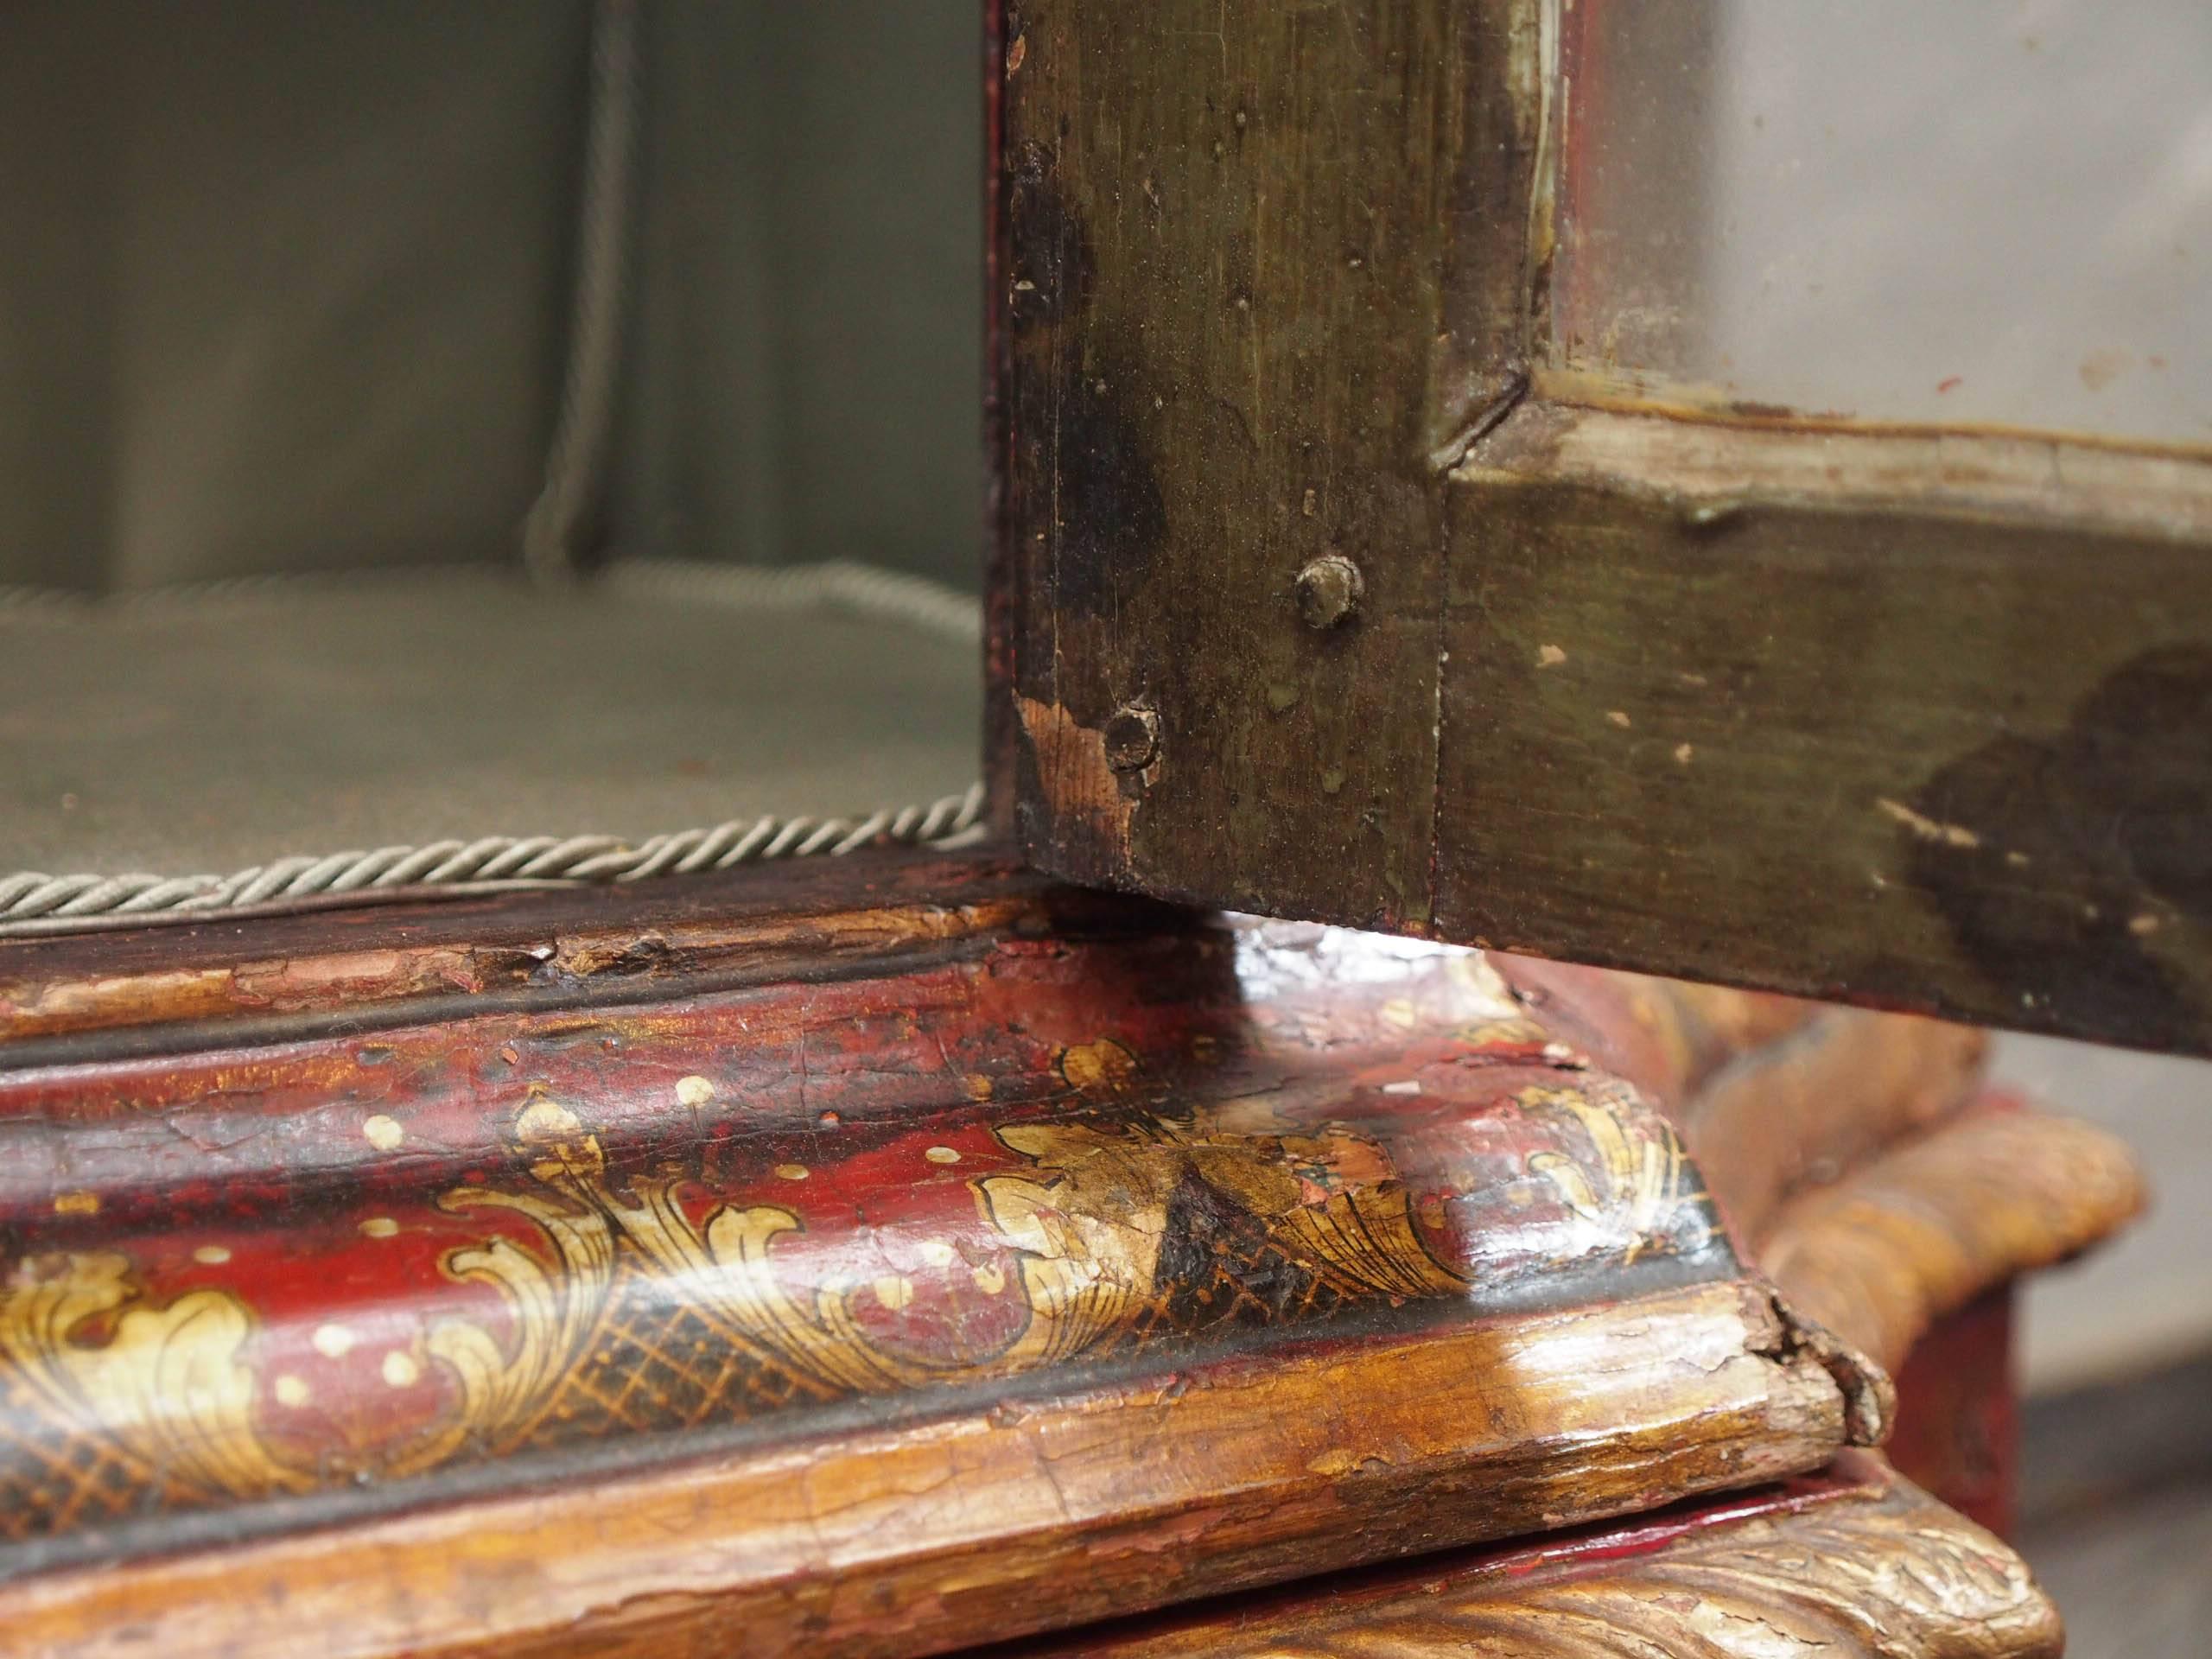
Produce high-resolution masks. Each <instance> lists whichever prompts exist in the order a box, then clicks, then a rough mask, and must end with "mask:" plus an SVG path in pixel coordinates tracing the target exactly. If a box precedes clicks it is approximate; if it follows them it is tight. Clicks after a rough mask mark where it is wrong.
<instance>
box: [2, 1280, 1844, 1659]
mask: <svg viewBox="0 0 2212 1659" xmlns="http://www.w3.org/2000/svg"><path fill="white" fill-rule="evenodd" d="M1841 1410H1842V1402H1841V1401H1840V1397H1839V1395H1838V1393H1837V1390H1836V1389H1835V1386H1834V1383H1832V1382H1831V1381H1830V1379H1829V1377H1828V1376H1827V1374H1826V1372H1825V1371H1824V1370H1822V1369H1821V1364H1820V1363H1819V1361H1818V1360H1817V1359H1815V1357H1813V1356H1812V1355H1811V1353H1810V1352H1809V1351H1808V1350H1806V1349H1805V1348H1804V1347H1803V1346H1802V1344H1801V1343H1800V1342H1799V1341H1798V1339H1797V1338H1796V1335H1795V1334H1794V1333H1793V1332H1792V1331H1791V1329H1790V1328H1789V1326H1787V1325H1784V1324H1783V1323H1782V1322H1781V1321H1780V1320H1778V1319H1777V1316H1776V1314H1775V1313H1774V1311H1773V1309H1772V1307H1771V1306H1770V1305H1769V1304H1768V1303H1767V1302H1766V1301H1765V1300H1764V1299H1762V1298H1761V1297H1759V1296H1758V1294H1756V1293H1752V1292H1748V1291H1746V1290H1745V1289H1744V1288H1743V1287H1738V1286H1732V1285H1723V1286H1718V1287H1701V1288H1697V1289H1694V1290H1688V1291H1682V1292H1673V1293H1666V1294H1660V1295H1658V1296H1655V1297H1647V1298H1644V1299H1642V1300H1634V1301H1628V1302H1623V1303H1620V1304H1618V1305H1615V1306H1608V1307H1600V1308H1592V1309H1586V1310H1582V1311H1579V1312H1576V1313H1569V1314H1544V1315H1537V1316H1529V1317H1520V1318H1509V1319H1498V1320H1495V1321H1491V1322H1489V1323H1487V1324H1484V1325H1478V1326H1474V1327H1471V1328H1468V1329H1464V1330H1459V1331H1456V1332H1451V1333H1448V1334H1442V1335H1436V1336H1425V1337H1415V1338H1391V1339H1384V1340H1376V1341H1370V1342H1361V1343H1353V1344H1343V1345H1340V1346H1337V1347H1333V1348H1328V1349H1323V1350H1321V1351H1317V1352H1315V1353H1314V1354H1313V1355H1312V1356H1311V1357H1310V1358H1308V1359H1307V1360H1306V1361H1305V1362H1303V1363H1298V1364H1294V1365H1287V1366H1286V1365H1281V1364H1275V1363H1264V1362H1255V1363H1246V1364H1237V1363H1229V1364H1225V1365H1218V1366H1214V1367H1211V1368H1206V1369H1203V1370H1189V1371H1185V1372H1181V1373H1178V1374H1174V1375H1172V1376H1162V1377H1157V1378H1152V1379H1147V1380H1145V1381H1142V1382H1131V1383H1126V1384H1122V1385H1118V1386H1114V1387H1109V1388H1106V1389H1099V1390H1097V1391H1095V1392H1090V1393H1081V1392H1077V1393H1071V1394H1066V1395H1061V1396H1060V1397H1058V1398H1057V1399H1054V1400H1052V1401H1049V1402H1035V1403H1032V1402H1027V1401H1025V1400H1024V1399H1023V1398H1022V1397H1021V1396H1020V1395H1014V1396H1010V1397H1009V1398H1007V1400H1006V1401H1004V1402H1002V1403H1001V1404H999V1405H997V1406H995V1407H993V1408H991V1409H990V1410H988V1411H985V1412H978V1413H962V1414H956V1415H953V1416H951V1417H949V1418H943V1419H939V1420H937V1421H927V1420H925V1421H916V1422H912V1423H908V1424H906V1425H903V1426H900V1427H885V1428H881V1429H875V1430H862V1431H858V1432H853V1433H843V1434H835V1435H830V1436H828V1437H825V1438H821V1439H817V1440H810V1441H808V1442H805V1443H803V1444H798V1445H794V1446H780V1447H772V1448H763V1449H761V1450H759V1451H754V1452H739V1453H736V1454H734V1455H726V1456H721V1457H715V1458H709V1459H702V1460H698V1461H695V1462H693V1463H691V1464H689V1465H680V1466H678V1467H677V1468H673V1469H669V1470H665V1471H657V1472H652V1473H648V1474H642V1475H631V1476H613V1477H602V1478H598V1479H595V1480H593V1481H590V1482H587V1483H582V1484H577V1483H573V1482H571V1483H563V1484H557V1485H555V1486H552V1487H550V1488H548V1489H547V1490H545V1491H542V1492H539V1493H536V1494H533V1495H528V1496H523V1497H511V1498H505V1499H498V1500H490V1501H485V1502H480V1503H470V1504H464V1505H461V1506H460V1507H457V1508H443V1509H437V1510H429V1511H424V1512H418V1513H416V1514H414V1515H410V1516H404V1517H400V1518H394V1519H391V1520H386V1521H381V1522H372V1523H368V1524H365V1525H358V1526H353V1527H348V1528H345V1529H338V1530H334V1531H329V1532H318V1533H311V1534H307V1535H298V1536H294V1537H289V1538H283V1539H276V1540H270V1541H264V1542H260V1543H250V1544H245V1545H240V1546H237V1547H234V1548H228V1549H219V1550H213V1551H208V1552H205V1553H198V1554H182V1555H179V1556H174V1557H169V1558H166V1559H157V1560H151V1561H147V1562H143V1563H141V1564H138V1565H137V1566H136V1567H133V1568H132V1569H131V1570H130V1572H129V1573H116V1572H113V1571H111V1570H101V1569H93V1570H86V1571H71V1572H61V1573H48V1574H45V1575H41V1576H38V1577H34V1578H30V1579H27V1580H21V1581H19V1582H17V1583H16V1584H14V1585H11V1586H6V1587H4V1588H0V1628H4V1629H5V1630H7V1631H8V1633H9V1637H10V1642H11V1643H13V1644H14V1646H13V1649H12V1650H13V1651H16V1652H20V1653H23V1654H26V1655H30V1654H54V1655H60V1654H67V1655H69V1656H72V1659H98V1656H103V1655H115V1656H120V1655H123V1654H124V1653H126V1652H127V1653H132V1654H137V1653H140V1652H143V1651H145V1650H146V1649H147V1648H148V1647H149V1644H150V1645H152V1646H154V1647H157V1648H159V1649H161V1650H162V1651H164V1652H168V1653H176V1654H198V1653H216V1652H219V1653H222V1654H224V1655H226V1656H229V1659H253V1656H262V1655H266V1656H270V1659H277V1656H289V1655H291V1654H293V1653H294V1652H296V1649H297V1643H298V1639H299V1633H300V1632H301V1631H302V1630H315V1631H316V1632H317V1633H318V1634H317V1645H318V1648H319V1649H320V1650H321V1651H324V1652H326V1653H328V1654H330V1655H332V1656H351V1655H383V1654H396V1653H399V1652H406V1653H410V1654H416V1655H423V1656H428V1655H461V1654H487V1655H488V1654H493V1653H500V1654H505V1653H512V1652H514V1651H516V1650H518V1649H519V1648H521V1647H523V1646H524V1645H528V1646H529V1649H530V1650H531V1652H533V1653H561V1652H581V1651H586V1650H588V1651H592V1652H601V1651H606V1650H607V1649H608V1647H609V1646H610V1645H611V1646H612V1647H613V1649H616V1650H622V1644H623V1643H638V1644H646V1643H650V1644H651V1650H652V1651H653V1652H655V1653H658V1654H661V1655H665V1656H682V1655H688V1654H698V1655H702V1656H703V1655H706V1654H709V1653H712V1654H721V1653H726V1652H727V1651H728V1642H729V1639H730V1632H731V1631H732V1630H742V1631H744V1633H745V1646H746V1649H747V1651H757V1652H776V1651H785V1650H788V1649H800V1648H809V1647H811V1648H814V1649H822V1650H831V1649H834V1650H835V1651H837V1652H839V1653H844V1654H853V1655H878V1654H880V1655H892V1654H918V1653H928V1652H936V1651H942V1650H944V1649H949V1648H951V1647H955V1646H958V1645H963V1644H965V1643H969V1642H972V1641H973V1640H975V1639H976V1637H977V1636H978V1635H980V1634H988V1635H990V1636H992V1637H1011V1636H1015V1635H1020V1634H1023V1633H1025V1632H1027V1631H1032V1630H1039V1629H1043V1628H1048V1627H1052V1626H1057V1625H1063V1624H1069V1623H1072V1622H1077V1621H1081V1620H1087V1619H1095V1618H1103V1617H1107V1616H1109V1615H1113V1614H1117V1613H1121V1612H1126V1611H1130V1610H1131V1609H1133V1608H1137V1607H1142V1606H1147V1605H1160V1604H1163V1603H1165V1602H1167V1601H1170V1600H1173V1599H1184V1598H1188V1597H1192V1596H1198V1595H1203V1594H1207V1593H1211V1592H1218V1591H1224V1590H1231V1589H1237V1588H1242V1587H1249V1586H1255V1585H1259V1584H1264V1583H1268V1582H1273V1581H1277V1580H1281V1579H1284V1578H1287V1577H1293V1576H1297V1575H1300V1574H1304V1573H1314V1572H1320V1571H1326V1570H1329V1569H1331V1568H1334V1567H1342V1566H1346V1565H1349V1564H1351V1563H1353V1562H1355V1561H1357V1560H1372V1559H1374V1558H1375V1557H1376V1556H1377V1555H1378V1554H1385V1555H1387V1554H1403V1553H1407V1552H1410V1551H1414V1550H1424V1549H1433V1548H1443V1547H1449V1546H1452V1545H1455V1544H1460V1543H1465V1542H1469V1541H1475V1540H1478V1539H1484V1538H1497V1537H1503V1536H1510V1535H1516V1534H1519V1533H1523V1532H1530V1531H1536V1530H1541V1529H1546V1528H1551V1527H1556V1526H1565V1525H1573V1524H1575V1523H1577V1522H1582V1521H1586V1520H1590V1519H1594V1518H1597V1517H1599V1516H1606V1515H1617V1514H1620V1513H1623V1512H1625V1511H1629V1510H1637V1509H1641V1508H1643V1507H1644V1506H1646V1505H1647V1504H1648V1503H1650V1502H1651V1501H1652V1499H1653V1497H1654V1496H1655V1495H1658V1494H1664V1495H1665V1496H1667V1497H1677V1496H1681V1495H1687V1494H1693V1493H1699V1492H1707V1491H1714V1490H1717V1489H1720V1488H1724V1487H1732V1486H1735V1485H1738V1484H1743V1483H1745V1482H1756V1481H1758V1480H1761V1479H1770V1478H1777V1477H1779V1476H1782V1475H1785V1474H1787V1473H1789V1472H1790V1471H1792V1470H1793V1469H1800V1468H1802V1467H1805V1466H1807V1465H1808V1464H1810V1463H1813V1462H1815V1461H1817V1460H1818V1459H1821V1458H1822V1457H1824V1456H1825V1455H1827V1451H1828V1450H1829V1449H1830V1448H1832V1447H1833V1446H1834V1445H1835V1444H1836V1443H1837V1441H1838V1440H1840V1438H1841V1435H1842V1432H1843V1424H1842V1421H1841ZM1600 1441H1603V1442H1605V1443H1609V1444H1613V1443H1618V1445H1619V1446H1621V1449H1622V1451H1623V1452H1624V1457H1623V1458H1622V1459H1620V1460H1619V1461H1618V1462H1614V1461H1612V1460H1611V1459H1605V1460H1602V1461H1593V1460H1592V1458H1591V1456H1590V1454H1589V1452H1588V1449H1587V1448H1588V1447H1590V1446H1592V1445H1593V1444H1595V1443H1598V1442H1600ZM1168 1448H1178V1449H1177V1450H1175V1451H1173V1452H1170V1451H1169V1450H1168ZM1163 1457H1166V1458H1168V1459H1170V1460H1171V1463H1172V1465H1173V1470H1174V1473H1173V1478H1170V1479H1167V1480H1166V1481H1164V1482H1162V1481H1156V1480H1142V1479H1138V1478H1133V1477H1135V1476H1141V1475H1142V1474H1143V1473H1144V1471H1158V1472H1162V1473H1164V1472H1166V1471H1165V1470H1164V1469H1163V1467H1162V1465H1161V1464H1160V1461H1159V1460H1160V1459H1161V1458H1163ZM640 1650H643V1649H642V1648H641V1649H640Z"/></svg>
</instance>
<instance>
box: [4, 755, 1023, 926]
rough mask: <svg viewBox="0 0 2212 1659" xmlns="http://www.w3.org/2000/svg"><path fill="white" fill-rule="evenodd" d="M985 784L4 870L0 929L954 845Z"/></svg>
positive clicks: (637, 876)
mask: <svg viewBox="0 0 2212 1659" xmlns="http://www.w3.org/2000/svg"><path fill="white" fill-rule="evenodd" d="M982 817H983V786H982V785H981V784H975V785H970V786H969V788H968V789H967V790H966V791H963V793H961V794H958V795H947V796H944V797H943V798H940V799H938V800H935V801H932V802H931V803H930V804H928V805H927V806H902V807H897V808H888V807H887V808H885V809H883V810H880V811H877V812H872V813H870V814H869V815H868V817H863V818H842V817H838V818H812V817H793V818H779V817H772V816H763V817H758V818H749V819H747V818H733V819H731V820H730V821H729V822H728V823H718V824H715V826H713V827H712V828H711V829H683V830H678V831H677V832H675V833H673V834H671V835H660V836H651V837H649V838H648V839H646V840H645V841H642V842H636V843H634V844H633V843H632V842H626V841H623V840H621V839H620V837H617V836H567V837H565V838H556V837H555V836H484V837H482V838H481V839H479V840H476V841H434V842H429V843H427V844H426V845H423V846H421V847H379V848H377V849H374V850H373V851H370V852H358V851H357V852H345V853H332V854H328V855H325V856H322V857H320V858H315V857H293V858H280V859H278V860H277V861H275V862H273V863H269V864H256V865H253V866H251V868H246V869H243V870H239V871H238V872H236V873H235V874H230V875H184V876H161V875H138V874H133V875H58V876H57V875H45V874H40V873H38V872H36V871H32V870H26V871H22V872H21V873H19V874H14V875H4V876H0V936H5V935H6V934H9V933H11V932H23V931H40V932H44V931H50V930H49V929H48V928H47V927H44V926H41V927H37V928H35V929H33V928H31V927H29V926H27V924H33V923H52V922H56V921H62V920H66V919H68V918H79V917H110V916H117V917H119V916H147V917H152V916H157V915H163V914H179V913H184V914H193V915H200V914H205V913H207V912H211V911H226V910H245V909H248V908H252V907H257V906H268V905H271V904H283V903H285V902H288V901H297V900H301V899H318V898H323V897H326V896H333V897H334V896H338V895H341V894H346V893H361V894H369V893H389V892H391V891H392V890H394V889H398V888H406V889H419V888H440V887H468V888H480V887H482V886H483V885H484V884H486V883H487V882H501V883H528V884H531V885H540V886H542V885H558V886H583V885H588V884H601V885H604V884H620V883H624V882H630V881H643V880H648V879H650V878H652V877H654V876H660V875H690V874H696V873H697V872H700V871H702V870H727V869H731V868H734V867H736V866H738V865H740V864H757V863H765V862H766V861H770V860H772V859H780V858H810V857H816V856H822V855H827V856H830V857H836V856H840V855H843V854H846V853H850V852H856V851H858V850H859V849H861V848H863V847H871V846H906V847H912V846H935V845H944V844H948V843H953V842H958V841H959V840H961V839H962V838H963V837H964V836H968V835H969V833H970V832H971V831H973V830H974V829H976V827H977V826H978V825H979V824H981V823H982Z"/></svg>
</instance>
